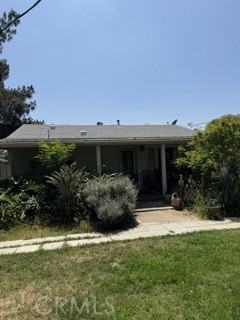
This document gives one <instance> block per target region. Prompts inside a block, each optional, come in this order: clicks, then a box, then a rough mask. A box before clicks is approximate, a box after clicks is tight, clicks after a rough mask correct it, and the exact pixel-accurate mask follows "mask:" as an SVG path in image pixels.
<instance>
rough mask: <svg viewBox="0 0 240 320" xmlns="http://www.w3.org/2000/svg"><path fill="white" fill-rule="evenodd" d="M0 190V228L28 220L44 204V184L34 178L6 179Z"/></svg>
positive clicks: (41, 208)
mask: <svg viewBox="0 0 240 320" xmlns="http://www.w3.org/2000/svg"><path fill="white" fill-rule="evenodd" d="M2 186H5V187H4V188H2V189H1V191H0V229H9V228H11V227H12V226H14V225H17V224H20V223H23V222H24V223H25V222H30V221H32V220H33V219H34V218H35V217H36V216H37V215H39V214H41V213H42V211H43V209H44V205H45V188H44V185H43V184H42V183H41V182H39V181H35V180H28V179H24V178H20V179H19V180H14V179H11V180H8V181H7V182H6V183H5V185H4V184H3V183H2Z"/></svg>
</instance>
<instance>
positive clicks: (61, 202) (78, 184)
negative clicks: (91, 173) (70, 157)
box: [47, 165, 88, 221]
mask: <svg viewBox="0 0 240 320" xmlns="http://www.w3.org/2000/svg"><path fill="white" fill-rule="evenodd" d="M87 175H88V174H87V173H86V172H84V171H83V169H81V170H75V169H74V168H73V167H72V166H67V165H65V166H63V167H62V168H61V169H60V170H59V171H55V172H53V173H52V175H51V176H47V183H49V184H50V185H53V186H54V187H55V190H57V193H56V192H55V199H53V203H52V205H53V206H52V208H53V210H54V211H56V210H59V212H60V213H61V214H62V215H63V217H68V220H69V221H70V220H71V219H72V218H73V217H74V214H76V213H79V210H80V209H81V204H82V200H81V196H82V194H81V189H82V186H83V183H84V182H85V180H86V178H87ZM52 196H53V193H52Z"/></svg>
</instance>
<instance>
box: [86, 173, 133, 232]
mask: <svg viewBox="0 0 240 320" xmlns="http://www.w3.org/2000/svg"><path fill="white" fill-rule="evenodd" d="M83 195H84V196H85V201H86V204H87V207H88V210H89V212H90V218H91V221H93V222H94V223H97V224H99V225H101V226H102V227H104V228H114V227H119V226H126V225H128V224H131V223H133V222H134V220H135V218H134V210H135V207H136V200H137V189H136V187H135V185H134V184H133V183H132V181H131V180H130V179H129V178H128V177H126V176H122V175H117V176H115V177H114V178H111V179H108V178H105V179H102V178H101V177H99V178H95V179H93V180H91V181H89V182H88V183H87V184H86V186H85V188H84V190H83Z"/></svg>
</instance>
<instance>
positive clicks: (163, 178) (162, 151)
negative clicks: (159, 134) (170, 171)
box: [161, 143, 167, 195]
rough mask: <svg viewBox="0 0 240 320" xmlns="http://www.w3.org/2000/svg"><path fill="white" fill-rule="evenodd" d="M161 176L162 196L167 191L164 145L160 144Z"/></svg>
mask: <svg viewBox="0 0 240 320" xmlns="http://www.w3.org/2000/svg"><path fill="white" fill-rule="evenodd" d="M161 174H162V194H163V195H164V194H166V191H167V168H166V152H165V143H162V144H161Z"/></svg>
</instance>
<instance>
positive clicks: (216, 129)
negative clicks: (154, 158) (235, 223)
mask: <svg viewBox="0 0 240 320" xmlns="http://www.w3.org/2000/svg"><path fill="white" fill-rule="evenodd" d="M180 151H182V153H183V156H182V157H180V158H179V159H178V160H177V163H178V165H180V166H185V167H188V168H190V169H192V171H193V173H194V175H195V178H196V179H198V180H199V181H202V182H203V181H204V187H205V191H206V194H207V195H208V196H211V195H212V194H213V193H214V196H215V198H216V197H217V198H218V201H219V202H220V203H221V204H222V205H223V206H224V208H225V211H226V213H227V214H231V211H233V209H234V206H235V205H236V202H235V203H234V201H235V199H236V196H237V194H239V191H240V114H238V115H230V114H229V115H224V116H222V117H220V118H218V119H214V120H212V121H211V122H210V123H209V124H208V125H207V126H206V128H205V130H204V131H202V132H197V133H196V135H195V136H194V137H193V139H192V141H190V142H189V143H188V146H187V148H185V149H183V148H182V149H181V150H180Z"/></svg>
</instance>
